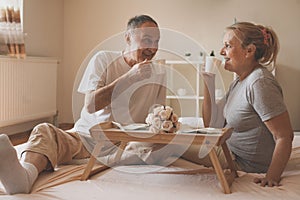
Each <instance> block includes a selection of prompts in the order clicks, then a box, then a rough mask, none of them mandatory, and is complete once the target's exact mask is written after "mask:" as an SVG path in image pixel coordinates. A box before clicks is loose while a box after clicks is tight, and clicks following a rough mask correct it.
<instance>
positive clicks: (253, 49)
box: [246, 44, 256, 57]
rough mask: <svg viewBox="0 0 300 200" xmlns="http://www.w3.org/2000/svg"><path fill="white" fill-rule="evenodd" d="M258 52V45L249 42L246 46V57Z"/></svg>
mask: <svg viewBox="0 0 300 200" xmlns="http://www.w3.org/2000/svg"><path fill="white" fill-rule="evenodd" d="M255 52H256V46H255V45H254V44H249V45H248V46H247V47H246V57H251V56H254V55H255Z"/></svg>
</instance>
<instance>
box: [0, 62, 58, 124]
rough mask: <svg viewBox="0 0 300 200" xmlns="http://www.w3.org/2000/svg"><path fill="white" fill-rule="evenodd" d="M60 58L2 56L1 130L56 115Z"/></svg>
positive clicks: (0, 85)
mask: <svg viewBox="0 0 300 200" xmlns="http://www.w3.org/2000/svg"><path fill="white" fill-rule="evenodd" d="M57 66H58V61H57V59H52V58H43V57H41V58H40V57H28V58H25V59H15V58H6V57H0V127H5V126H9V125H16V124H19V123H23V122H28V121H32V120H36V119H40V118H45V117H51V116H55V115H56V110H57V108H56V91H57V90H56V87H57V84H56V82H57V80H56V79H57Z"/></svg>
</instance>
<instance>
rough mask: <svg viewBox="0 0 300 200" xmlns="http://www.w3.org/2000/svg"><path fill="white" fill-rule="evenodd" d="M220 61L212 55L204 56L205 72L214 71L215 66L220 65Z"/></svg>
mask: <svg viewBox="0 0 300 200" xmlns="http://www.w3.org/2000/svg"><path fill="white" fill-rule="evenodd" d="M221 64H222V61H221V60H219V59H218V58H216V57H214V56H206V60H205V72H210V73H215V71H216V68H218V67H219V66H221Z"/></svg>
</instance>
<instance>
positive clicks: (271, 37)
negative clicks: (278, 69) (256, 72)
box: [226, 22, 279, 66]
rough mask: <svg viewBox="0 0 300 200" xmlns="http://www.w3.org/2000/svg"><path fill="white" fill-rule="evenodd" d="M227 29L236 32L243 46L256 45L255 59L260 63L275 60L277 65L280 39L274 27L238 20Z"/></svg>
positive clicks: (267, 63)
mask: <svg viewBox="0 0 300 200" xmlns="http://www.w3.org/2000/svg"><path fill="white" fill-rule="evenodd" d="M226 29H227V30H233V31H234V32H235V34H236V36H237V38H238V39H239V40H240V41H241V44H242V47H244V48H245V47H247V46H248V45H249V44H253V45H255V46H256V52H255V59H256V60H257V61H258V62H259V63H260V64H262V65H264V66H267V65H270V64H271V63H272V62H273V66H275V63H276V58H277V54H278V51H279V40H278V37H277V35H276V33H275V32H274V30H273V29H272V28H270V27H265V26H263V25H258V24H254V23H250V22H237V23H235V24H233V25H231V26H229V27H227V28H226Z"/></svg>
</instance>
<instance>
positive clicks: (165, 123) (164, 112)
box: [145, 105, 181, 133]
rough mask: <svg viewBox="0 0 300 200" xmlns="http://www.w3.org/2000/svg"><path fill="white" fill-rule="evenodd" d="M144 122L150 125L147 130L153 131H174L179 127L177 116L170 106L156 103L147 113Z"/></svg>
mask: <svg viewBox="0 0 300 200" xmlns="http://www.w3.org/2000/svg"><path fill="white" fill-rule="evenodd" d="M145 121H146V123H147V124H148V125H149V126H150V128H149V130H150V131H151V132H153V133H159V132H160V131H163V132H165V133H175V132H176V131H177V130H179V129H180V126H181V123H180V122H178V116H177V115H176V114H175V113H174V112H173V108H171V107H170V106H163V105H158V106H156V107H155V108H154V109H153V112H151V113H149V114H148V116H147V118H146V120H145Z"/></svg>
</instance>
